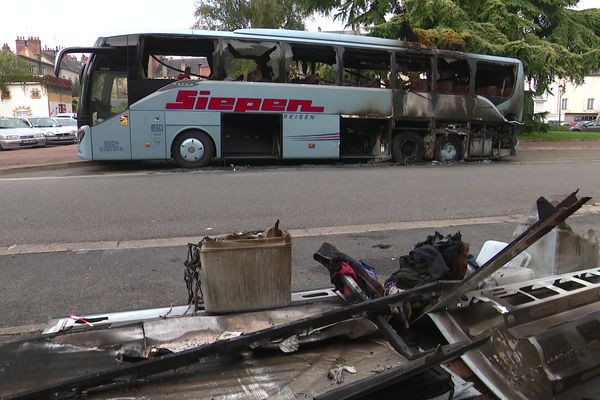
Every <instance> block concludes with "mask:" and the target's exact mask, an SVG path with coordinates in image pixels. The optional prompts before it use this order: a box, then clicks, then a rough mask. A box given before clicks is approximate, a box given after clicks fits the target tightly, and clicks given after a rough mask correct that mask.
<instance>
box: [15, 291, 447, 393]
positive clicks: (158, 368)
mask: <svg viewBox="0 0 600 400" xmlns="http://www.w3.org/2000/svg"><path fill="white" fill-rule="evenodd" d="M442 288H443V285H442V284H441V283H439V282H438V283H433V284H429V285H424V286H421V287H419V288H416V289H411V290H407V291H405V292H402V293H399V294H396V295H392V296H386V297H381V298H378V299H375V300H369V301H365V302H361V303H357V304H353V305H349V306H347V307H344V308H342V309H339V310H334V311H329V312H325V313H322V314H319V315H316V316H312V317H307V318H304V319H301V320H298V321H295V322H290V323H286V324H282V325H278V326H275V327H273V328H268V329H263V330H260V331H256V332H252V333H248V334H244V335H242V336H238V337H234V338H231V339H226V340H220V341H217V342H214V343H210V344H206V345H201V346H198V347H195V348H192V349H189V350H184V351H181V352H178V353H173V354H167V355H164V356H162V357H159V358H155V359H150V360H145V361H140V362H138V363H134V364H131V365H127V366H121V367H119V368H114V369H110V370H107V371H104V372H99V373H94V374H90V375H85V376H81V377H78V378H74V379H70V380H67V381H65V382H62V383H59V384H55V385H48V386H46V387H44V388H42V389H39V390H32V391H27V392H21V393H15V394H13V395H9V396H7V397H5V400H9V399H47V398H49V397H56V396H57V395H65V394H67V395H74V394H77V393H81V392H82V391H83V390H85V389H89V388H93V387H97V386H100V385H108V384H113V383H116V382H119V383H123V382H132V381H134V380H135V379H138V378H142V377H146V376H150V375H154V374H157V373H160V372H164V371H169V370H173V369H176V368H180V367H183V366H186V365H190V364H193V363H196V362H199V361H200V360H201V359H202V358H204V357H208V356H214V355H217V354H222V353H228V352H232V351H239V350H241V349H243V348H246V347H248V346H250V347H252V346H253V345H254V344H256V343H257V342H260V341H263V340H269V339H275V338H282V337H286V336H289V335H293V334H296V333H298V332H303V331H306V330H307V329H310V328H319V327H322V326H325V325H329V324H332V323H336V322H340V321H343V320H346V319H350V318H356V317H357V316H364V315H365V313H372V312H377V311H383V310H386V309H387V308H388V307H392V306H394V305H396V304H399V303H402V302H404V301H407V300H410V299H411V298H414V297H419V296H422V295H426V294H430V295H431V294H433V295H439V292H440V291H441V290H442Z"/></svg>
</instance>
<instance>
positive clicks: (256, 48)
mask: <svg viewBox="0 0 600 400" xmlns="http://www.w3.org/2000/svg"><path fill="white" fill-rule="evenodd" d="M284 51H285V50H284V49H283V48H282V46H281V43H280V42H279V41H272V40H241V39H223V40H221V41H220V43H219V53H220V60H221V63H222V73H223V80H226V81H244V82H283V77H284V75H285V73H284V64H283V58H284ZM236 60H238V61H236ZM234 62H235V63H234Z"/></svg>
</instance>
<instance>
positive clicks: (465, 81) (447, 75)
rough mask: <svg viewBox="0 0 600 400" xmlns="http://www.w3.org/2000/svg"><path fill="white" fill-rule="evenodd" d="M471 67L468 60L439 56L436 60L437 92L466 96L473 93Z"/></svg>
mask: <svg viewBox="0 0 600 400" xmlns="http://www.w3.org/2000/svg"><path fill="white" fill-rule="evenodd" d="M471 75H472V74H471V67H470V65H469V62H468V60H467V59H465V58H463V57H456V56H444V55H439V56H438V57H437V59H436V73H435V78H436V79H435V91H436V92H437V93H440V94H451V95H460V96H464V95H467V94H469V93H471V89H470V87H471Z"/></svg>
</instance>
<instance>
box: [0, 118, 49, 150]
mask: <svg viewBox="0 0 600 400" xmlns="http://www.w3.org/2000/svg"><path fill="white" fill-rule="evenodd" d="M45 145H46V138H45V136H44V133H43V132H42V131H41V130H39V129H36V128H31V126H30V125H29V124H28V123H27V122H25V121H23V120H22V119H20V118H12V117H0V150H9V149H22V148H23V147H44V146H45Z"/></svg>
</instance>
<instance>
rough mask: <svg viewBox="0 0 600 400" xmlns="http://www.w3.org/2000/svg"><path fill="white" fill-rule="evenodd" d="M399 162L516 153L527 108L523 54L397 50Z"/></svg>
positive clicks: (396, 153)
mask: <svg viewBox="0 0 600 400" xmlns="http://www.w3.org/2000/svg"><path fill="white" fill-rule="evenodd" d="M395 64H396V65H395V67H396V68H395V69H396V71H398V72H397V74H398V77H397V82H398V85H397V87H396V89H395V90H394V96H393V97H394V117H395V126H394V130H393V139H392V154H393V157H394V159H395V160H396V161H397V162H401V163H410V162H415V161H417V162H418V161H420V160H439V161H458V160H462V159H466V160H478V159H496V158H500V157H505V156H512V155H516V151H517V147H518V139H517V129H518V127H519V126H520V125H521V119H522V113H523V89H524V88H523V85H524V79H523V65H522V63H521V62H520V61H519V60H516V59H508V58H502V57H494V56H485V55H476V54H465V53H459V52H450V51H442V50H423V49H418V50H411V49H407V50H406V51H405V52H404V53H400V52H398V53H396V55H395Z"/></svg>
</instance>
